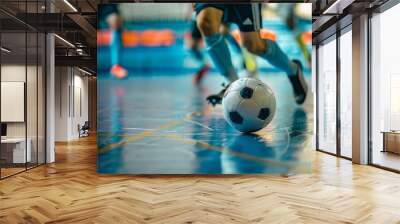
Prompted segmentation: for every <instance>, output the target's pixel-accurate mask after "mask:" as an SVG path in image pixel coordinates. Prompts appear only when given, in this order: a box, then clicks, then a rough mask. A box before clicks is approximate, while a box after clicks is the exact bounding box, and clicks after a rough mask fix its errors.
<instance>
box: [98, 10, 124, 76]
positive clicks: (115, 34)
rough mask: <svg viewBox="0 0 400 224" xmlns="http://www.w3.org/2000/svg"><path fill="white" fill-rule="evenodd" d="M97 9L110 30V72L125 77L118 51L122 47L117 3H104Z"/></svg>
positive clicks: (120, 23) (120, 22)
mask: <svg viewBox="0 0 400 224" xmlns="http://www.w3.org/2000/svg"><path fill="white" fill-rule="evenodd" d="M99 9H101V10H100V11H99V17H100V18H99V19H101V20H105V21H106V22H107V24H108V27H109V28H110V30H111V43H110V57H111V69H110V73H111V74H112V75H113V76H115V77H117V78H125V77H126V76H127V75H128V71H127V70H126V69H125V68H124V67H122V66H121V64H120V63H121V62H120V52H121V47H122V37H121V33H122V32H121V26H122V19H121V17H120V15H119V11H118V5H117V4H106V5H103V6H102V7H99Z"/></svg>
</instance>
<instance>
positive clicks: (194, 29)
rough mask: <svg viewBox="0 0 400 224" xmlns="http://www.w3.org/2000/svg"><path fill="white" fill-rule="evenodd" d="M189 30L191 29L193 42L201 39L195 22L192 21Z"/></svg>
mask: <svg viewBox="0 0 400 224" xmlns="http://www.w3.org/2000/svg"><path fill="white" fill-rule="evenodd" d="M190 29H191V35H192V39H194V40H199V39H201V33H200V30H199V28H198V27H197V23H196V20H193V21H192V26H191V27H190Z"/></svg>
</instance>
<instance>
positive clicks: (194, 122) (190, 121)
mask: <svg viewBox="0 0 400 224" xmlns="http://www.w3.org/2000/svg"><path fill="white" fill-rule="evenodd" d="M183 120H184V121H186V122H188V123H192V124H197V125H199V126H201V127H203V128H206V129H208V130H210V131H214V129H212V128H210V127H208V126H207V125H204V124H202V123H200V122H197V121H193V120H189V119H183Z"/></svg>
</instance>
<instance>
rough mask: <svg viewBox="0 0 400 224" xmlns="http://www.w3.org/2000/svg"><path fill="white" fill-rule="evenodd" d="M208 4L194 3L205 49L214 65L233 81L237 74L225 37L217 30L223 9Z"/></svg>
mask: <svg viewBox="0 0 400 224" xmlns="http://www.w3.org/2000/svg"><path fill="white" fill-rule="evenodd" d="M210 5H212V4H200V3H198V4H196V5H195V9H196V12H197V16H196V21H197V26H198V28H199V30H200V32H201V33H202V35H203V37H204V42H205V44H206V47H207V51H208V52H209V54H210V57H211V59H212V61H213V63H214V65H215V66H216V67H217V69H218V71H219V72H220V73H221V74H222V75H223V76H224V77H226V78H227V79H228V80H229V82H233V81H235V80H236V79H238V75H237V73H236V71H235V68H234V67H233V64H232V59H231V54H230V52H229V48H228V45H227V43H226V41H225V38H224V37H223V35H222V34H221V33H220V32H219V28H220V25H221V21H222V17H223V14H224V11H223V9H221V8H217V7H214V5H212V6H210Z"/></svg>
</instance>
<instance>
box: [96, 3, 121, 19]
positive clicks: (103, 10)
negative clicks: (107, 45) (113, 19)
mask: <svg viewBox="0 0 400 224" xmlns="http://www.w3.org/2000/svg"><path fill="white" fill-rule="evenodd" d="M118 11H119V10H118V5H117V4H99V5H98V16H99V19H101V20H106V19H107V17H108V16H109V15H111V14H118V13H119V12H118Z"/></svg>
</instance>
